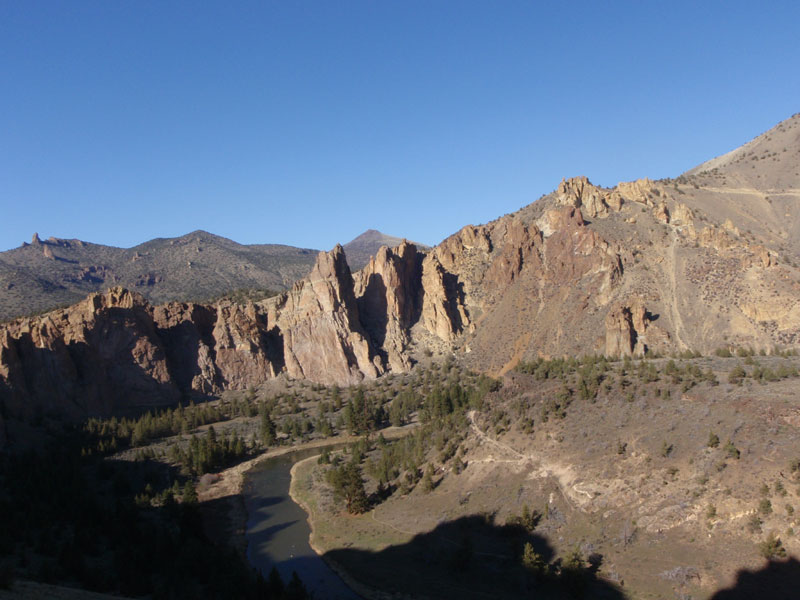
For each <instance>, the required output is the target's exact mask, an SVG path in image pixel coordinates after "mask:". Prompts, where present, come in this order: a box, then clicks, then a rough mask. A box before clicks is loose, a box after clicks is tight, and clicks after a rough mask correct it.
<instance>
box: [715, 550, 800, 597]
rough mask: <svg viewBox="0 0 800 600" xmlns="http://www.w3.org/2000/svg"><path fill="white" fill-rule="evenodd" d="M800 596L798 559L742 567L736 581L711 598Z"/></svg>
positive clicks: (799, 563) (799, 566)
mask: <svg viewBox="0 0 800 600" xmlns="http://www.w3.org/2000/svg"><path fill="white" fill-rule="evenodd" d="M797 598H800V561H798V560H797V559H796V558H790V559H788V560H782V561H769V562H768V563H767V565H766V566H765V567H764V568H763V569H759V570H757V571H747V570H744V569H742V570H741V571H739V573H738V574H737V575H736V583H735V584H734V585H733V586H732V587H730V588H728V589H725V590H720V591H718V592H717V593H716V594H714V595H713V596H712V597H711V600H755V599H758V600H790V599H791V600H795V599H797Z"/></svg>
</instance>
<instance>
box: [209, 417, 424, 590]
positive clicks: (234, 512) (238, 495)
mask: <svg viewBox="0 0 800 600" xmlns="http://www.w3.org/2000/svg"><path fill="white" fill-rule="evenodd" d="M416 427H417V424H416V423H412V424H410V425H406V426H404V427H388V428H386V429H383V430H381V431H378V432H376V433H377V434H378V435H380V434H383V436H384V437H385V438H386V439H387V440H392V439H399V438H401V437H404V436H406V435H408V434H409V433H411V432H412V431H413V430H414V429H415V428H416ZM359 439H361V436H353V435H345V436H335V437H330V438H324V439H318V440H312V441H310V442H306V443H303V444H297V445H293V446H281V447H278V448H272V449H270V450H268V451H266V452H264V453H262V454H259V455H258V456H256V457H253V458H251V459H250V460H247V461H244V462H242V463H239V464H237V465H234V466H233V467H230V468H228V469H225V470H223V471H220V472H219V473H216V474H213V475H211V476H204V477H203V478H201V484H200V485H199V486H198V490H197V495H198V499H199V501H200V507H201V510H202V512H203V516H204V523H205V527H206V533H207V534H208V535H209V536H210V537H211V538H212V539H215V540H218V541H219V542H221V543H226V544H229V545H231V546H233V547H234V548H235V549H236V551H237V552H238V553H239V554H240V555H241V556H242V558H243V559H245V560H246V558H247V538H246V536H245V532H246V528H247V520H248V514H247V509H246V507H245V502H244V497H243V491H244V483H245V477H246V474H247V473H248V472H249V471H250V470H251V469H253V468H254V467H256V466H257V465H258V464H260V463H262V462H264V461H266V460H269V459H271V458H276V457H279V456H284V455H287V454H290V453H293V452H299V451H303V450H314V449H319V450H322V449H324V448H327V447H331V446H337V445H341V444H351V443H354V442H356V441H358V440H359ZM312 458H313V457H312ZM292 480H293V481H294V478H292ZM293 499H294V498H293ZM298 504H299V503H298ZM300 505H301V506H302V504H300ZM303 508H304V509H305V507H303ZM306 512H308V510H306ZM309 525H313V524H312V522H311V521H309ZM312 549H313V550H314V551H315V552H316V553H317V554H320V555H321V553H320V552H319V550H318V549H317V548H315V547H314V546H313V545H312ZM331 568H333V569H334V570H335V571H337V573H339V570H338V569H336V568H334V567H333V566H332V567H331ZM342 579H345V578H344V577H342ZM345 581H347V580H346V579H345ZM348 585H349V582H348ZM357 593H359V594H361V592H359V591H357ZM362 595H363V594H362ZM365 597H366V596H365ZM369 597H370V598H372V597H375V598H378V597H380V598H383V596H369Z"/></svg>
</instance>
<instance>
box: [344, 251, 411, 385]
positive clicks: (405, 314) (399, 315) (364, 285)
mask: <svg viewBox="0 0 800 600" xmlns="http://www.w3.org/2000/svg"><path fill="white" fill-rule="evenodd" d="M421 262H422V256H421V255H420V254H419V253H418V252H417V248H416V246H414V245H413V244H409V243H408V242H406V241H403V243H401V244H400V245H399V246H397V247H396V248H394V249H390V248H387V247H386V246H383V247H382V248H381V249H380V250H378V253H377V254H376V255H375V256H374V257H372V258H371V259H370V261H369V263H367V265H366V266H365V267H364V268H363V269H362V270H361V271H359V272H358V273H357V274H356V277H355V284H354V291H355V295H356V297H357V299H358V309H359V314H360V315H361V323H362V325H363V327H364V329H365V331H366V332H367V334H368V335H369V338H370V341H371V342H372V345H373V347H374V348H376V349H377V350H378V352H379V353H381V354H382V357H383V359H384V362H385V363H387V365H388V367H389V369H391V370H392V371H400V372H403V371H407V370H408V369H409V368H410V367H411V359H410V356H409V353H408V351H407V347H408V344H409V342H410V337H409V330H410V328H411V326H412V325H413V324H414V323H415V322H416V320H417V319H418V318H419V314H420V310H421V306H420V295H421V291H422V265H421Z"/></svg>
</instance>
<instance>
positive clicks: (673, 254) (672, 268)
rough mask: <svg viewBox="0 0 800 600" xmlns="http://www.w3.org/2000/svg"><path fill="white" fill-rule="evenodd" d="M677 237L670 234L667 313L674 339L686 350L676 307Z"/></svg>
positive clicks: (678, 311) (680, 320)
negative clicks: (670, 320) (668, 312)
mask: <svg viewBox="0 0 800 600" xmlns="http://www.w3.org/2000/svg"><path fill="white" fill-rule="evenodd" d="M677 250H678V235H677V234H676V233H675V232H673V233H672V245H671V246H670V263H671V264H669V265H666V267H667V272H668V274H669V283H670V288H671V289H670V292H671V293H670V298H669V302H668V304H669V311H670V313H671V317H672V323H673V324H674V325H675V339H676V341H677V342H678V344H680V346H681V348H687V347H688V346H687V345H686V343H685V342H684V341H683V338H682V337H681V331H682V330H683V319H682V318H681V311H680V308H679V307H678V280H677V277H676V276H675V272H676V271H677V270H678V252H677Z"/></svg>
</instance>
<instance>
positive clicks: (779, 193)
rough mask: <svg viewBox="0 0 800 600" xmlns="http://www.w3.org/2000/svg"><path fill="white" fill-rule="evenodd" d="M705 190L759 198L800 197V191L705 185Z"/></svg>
mask: <svg viewBox="0 0 800 600" xmlns="http://www.w3.org/2000/svg"><path fill="white" fill-rule="evenodd" d="M702 189H703V190H708V191H710V192H719V193H721V194H754V195H757V196H762V197H763V196H765V195H767V196H769V195H773V196H800V190H792V189H789V190H757V189H755V188H726V187H710V186H706V185H704V186H703V187H702Z"/></svg>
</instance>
